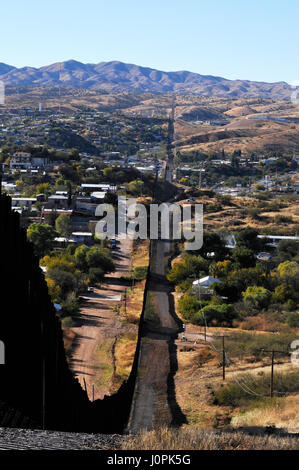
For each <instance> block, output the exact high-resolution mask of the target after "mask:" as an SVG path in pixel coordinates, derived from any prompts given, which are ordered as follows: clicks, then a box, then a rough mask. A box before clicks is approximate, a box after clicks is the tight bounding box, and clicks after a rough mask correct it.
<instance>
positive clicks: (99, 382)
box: [94, 338, 114, 392]
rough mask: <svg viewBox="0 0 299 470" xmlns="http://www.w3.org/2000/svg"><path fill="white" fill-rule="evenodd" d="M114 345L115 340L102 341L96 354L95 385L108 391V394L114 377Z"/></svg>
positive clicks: (106, 339)
mask: <svg viewBox="0 0 299 470" xmlns="http://www.w3.org/2000/svg"><path fill="white" fill-rule="evenodd" d="M113 343H114V340H113V339H111V338H105V339H103V340H101V341H100V342H99V343H98V344H97V347H96V350H95V354H94V357H95V359H94V374H95V377H94V383H95V385H96V386H97V387H100V388H104V389H105V390H107V392H108V391H109V390H110V385H111V380H112V377H113V360H112V359H113V358H112V348H113Z"/></svg>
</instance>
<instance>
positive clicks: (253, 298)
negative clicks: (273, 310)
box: [242, 286, 271, 308]
mask: <svg viewBox="0 0 299 470" xmlns="http://www.w3.org/2000/svg"><path fill="white" fill-rule="evenodd" d="M242 296H243V299H244V302H245V303H248V304H249V305H250V306H252V307H253V308H266V307H268V305H269V303H270V299H271V292H270V291H269V290H267V289H265V288H264V287H259V286H249V287H247V289H246V291H245V292H242Z"/></svg>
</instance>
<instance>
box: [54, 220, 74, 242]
mask: <svg viewBox="0 0 299 470" xmlns="http://www.w3.org/2000/svg"><path fill="white" fill-rule="evenodd" d="M55 228H56V230H57V232H58V233H59V234H60V235H61V236H62V237H66V238H68V237H69V236H70V235H71V233H72V223H71V219H70V218H69V216H68V215H67V214H60V215H59V216H58V217H57V219H56V220H55Z"/></svg>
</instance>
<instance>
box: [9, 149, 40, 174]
mask: <svg viewBox="0 0 299 470" xmlns="http://www.w3.org/2000/svg"><path fill="white" fill-rule="evenodd" d="M47 165H49V159H48V158H47V157H32V156H31V154H30V153H26V152H16V153H15V154H14V155H13V156H12V157H11V160H10V164H9V166H10V169H11V170H31V169H33V168H45V167H46V166H47Z"/></svg>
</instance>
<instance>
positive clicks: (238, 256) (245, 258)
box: [232, 246, 255, 268]
mask: <svg viewBox="0 0 299 470" xmlns="http://www.w3.org/2000/svg"><path fill="white" fill-rule="evenodd" d="M232 258H233V261H234V262H235V263H237V264H238V265H239V266H240V267H241V268H250V267H253V266H255V259H254V254H253V251H252V250H250V249H249V248H246V247H242V246H241V247H239V248H238V247H237V248H235V249H234V250H233V254H232Z"/></svg>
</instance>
